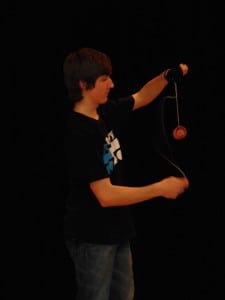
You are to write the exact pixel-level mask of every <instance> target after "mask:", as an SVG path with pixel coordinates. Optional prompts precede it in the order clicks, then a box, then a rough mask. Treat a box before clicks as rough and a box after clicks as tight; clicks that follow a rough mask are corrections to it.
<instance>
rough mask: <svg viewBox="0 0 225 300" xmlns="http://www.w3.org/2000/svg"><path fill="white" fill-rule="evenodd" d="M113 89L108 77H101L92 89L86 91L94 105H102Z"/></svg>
mask: <svg viewBox="0 0 225 300" xmlns="http://www.w3.org/2000/svg"><path fill="white" fill-rule="evenodd" d="M112 88H114V83H113V81H112V79H111V77H110V76H108V75H101V76H99V77H98V78H97V79H96V81H95V86H94V88H93V89H90V90H86V92H87V93H88V94H89V97H91V98H92V99H93V101H94V103H95V104H103V103H105V102H106V101H107V99H108V95H109V93H110V90H111V89H112Z"/></svg>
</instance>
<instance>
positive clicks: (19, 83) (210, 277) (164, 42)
mask: <svg viewBox="0 0 225 300" xmlns="http://www.w3.org/2000/svg"><path fill="white" fill-rule="evenodd" d="M54 5H55V6H54V8H53V7H52V8H46V7H40V6H39V7H35V6H33V7H32V8H31V7H26V11H25V7H24V8H23V7H22V6H21V7H14V8H9V7H8V8H6V10H5V14H3V21H4V22H3V24H4V26H3V29H4V38H5V43H4V46H5V47H3V49H4V50H6V51H5V57H6V58H7V59H5V61H7V71H8V72H7V73H6V74H7V76H6V78H5V79H6V88H7V91H8V93H7V96H8V98H9V99H11V98H13V101H11V100H10V101H9V102H10V104H11V103H12V109H10V117H12V121H13V122H12V123H13V134H15V135H14V136H15V141H16V146H17V148H16V151H15V153H14V155H13V157H14V158H16V159H15V166H16V170H15V171H14V172H12V174H14V175H13V176H12V178H16V186H17V184H18V183H19V184H18V189H15V188H12V190H13V192H15V195H16V196H17V197H14V198H13V199H15V198H16V199H17V198H18V191H19V192H20V194H19V195H20V197H19V200H20V201H18V200H16V201H15V202H16V205H15V206H13V207H14V209H13V212H14V213H15V215H16V217H17V218H18V219H19V221H20V222H18V223H17V222H16V224H14V223H13V222H10V224H12V229H13V233H14V234H13V236H16V237H17V239H18V241H17V252H16V253H17V256H15V253H14V254H13V255H12V256H11V260H12V262H13V264H12V268H10V270H11V272H9V276H10V277H9V278H12V277H14V276H15V275H12V274H15V273H14V272H16V274H17V275H16V278H17V279H21V278H24V280H23V279H22V280H21V282H22V283H21V284H18V288H19V290H21V291H22V293H23V294H24V295H25V294H27V295H29V296H31V298H30V299H33V297H34V296H36V295H40V297H44V296H46V297H48V299H54V298H55V297H56V296H59V298H60V299H63V300H67V299H68V300H69V299H74V297H73V293H74V282H73V280H74V276H75V275H74V272H73V268H72V263H71V261H70V258H69V257H68V253H67V251H66V249H65V247H64V244H63V234H62V224H63V223H62V219H63V212H64V204H65V197H66V194H67V182H66V171H65V163H64V156H63V145H62V139H63V128H64V127H63V126H64V122H65V120H66V116H67V112H68V109H69V105H68V102H67V99H66V92H65V88H64V85H63V74H62V65H63V60H64V58H65V55H66V54H67V53H68V52H69V51H71V50H75V49H77V48H78V47H83V46H87V47H94V48H98V49H99V50H102V51H105V52H106V53H108V54H109V56H110V57H111V59H112V63H113V75H112V77H113V80H114V82H115V89H114V90H113V92H112V95H113V96H114V95H115V96H116V95H121V96H123V95H127V94H130V93H133V92H134V91H136V90H137V89H138V88H139V87H141V86H142V85H143V84H144V83H145V82H146V81H147V80H149V79H151V78H152V77H154V76H155V75H156V74H158V73H159V72H161V71H163V70H164V69H166V68H168V67H170V66H173V65H176V64H178V63H180V62H185V63H187V64H188V65H189V74H188V76H187V78H186V79H185V81H184V82H183V84H182V86H180V87H179V90H178V91H179V97H180V101H179V107H180V118H181V123H182V124H183V125H185V126H186V127H187V130H188V135H187V138H186V139H185V140H182V141H179V142H176V141H174V140H173V139H172V138H171V129H172V127H173V125H174V124H173V122H174V121H173V120H174V118H175V116H174V110H175V107H174V104H170V107H167V110H166V120H167V122H168V123H166V124H167V135H168V136H169V143H170V145H171V146H172V149H173V152H174V156H175V157H176V158H177V160H178V163H179V164H180V165H181V166H182V168H183V169H184V170H185V172H186V174H187V176H188V177H189V179H190V189H189V191H187V193H186V194H184V195H182V196H181V197H180V199H178V200H176V201H162V200H160V201H158V202H157V201H155V200H152V201H149V202H146V203H143V204H139V205H134V206H133V207H132V211H133V214H134V218H135V222H136V226H137V233H138V235H137V238H136V239H135V241H133V244H132V247H133V253H134V270H135V280H136V298H135V300H140V299H141V300H145V299H146V300H147V299H154V300H158V299H159V300H161V299H173V300H175V299H179V300H189V299H190V300H192V299H206V298H208V299H216V300H220V299H224V288H223V284H222V281H223V277H222V271H223V267H224V254H223V246H222V245H223V235H224V231H223V229H222V223H223V222H222V221H223V217H224V208H223V207H224V206H223V198H224V195H223V190H224V188H223V185H224V180H223V179H224V178H223V177H224V176H223V153H224V151H223V150H224V148H223V136H224V135H223V133H224V132H223V130H224V123H223V116H224V114H223V101H224V96H223V93H222V92H221V91H222V88H221V86H223V84H222V80H221V75H220V69H221V67H220V62H221V60H220V58H221V52H222V51H221V44H220V43H219V39H218V37H219V35H220V32H221V29H220V28H221V27H220V25H221V19H220V9H219V8H218V6H217V5H215V6H214V3H213V4H211V5H209V4H208V5H206V4H204V6H202V7H200V8H197V7H195V4H194V3H192V2H188V3H186V4H182V7H181V6H178V5H177V4H174V5H173V4H171V3H169V2H166V3H160V2H158V4H156V3H155V4H154V5H152V4H151V3H150V4H149V5H148V8H147V7H145V6H142V5H141V4H140V5H138V4H135V5H132V4H129V7H126V8H122V7H119V6H116V5H113V4H110V3H108V4H107V3H104V9H103V6H102V5H100V4H97V6H96V5H95V4H93V3H92V4H88V3H86V4H84V5H81V4H80V5H79V6H76V5H74V7H68V8H67V7H66V5H64V6H63V7H61V6H60V5H56V4H54ZM98 6H99V7H98ZM106 6H107V8H106ZM149 6H150V7H149ZM15 87H16V88H15ZM168 92H169V93H170V92H171V91H168ZM10 97H11V98H10ZM8 98H7V99H8ZM150 116H152V110H151V109H150V107H149V108H147V109H146V110H140V111H138V112H135V113H134V116H133V117H132V119H131V120H130V123H129V130H130V131H131V132H132V139H131V136H130V135H129V136H126V135H125V134H124V137H123V140H122V142H123V145H124V152H125V154H126V159H125V166H126V172H127V173H126V180H127V184H131V185H132V184H135V185H142V184H145V183H148V182H150V181H154V180H155V179H158V178H159V177H161V176H163V175H165V173H164V172H169V171H168V168H169V166H168V164H167V163H166V162H165V161H163V160H161V159H160V158H159V157H155V156H154V154H153V151H152V143H151V136H152V130H153V129H152V125H153V123H152V119H151V118H150ZM170 127H171V128H170ZM133 138H135V139H136V143H135V144H134V143H133ZM134 160H135V162H134ZM221 169H222V170H221ZM220 170H221V171H222V175H221V171H220ZM171 172H172V171H171ZM153 174H154V175H153ZM13 194H14V193H13ZM18 202H19V203H18ZM17 206H18V208H19V210H17V209H16V208H17ZM15 207H16V208H15ZM21 208H22V209H21ZM13 215H14V214H13ZM11 218H12V217H11ZM17 218H16V220H17ZM21 221H22V222H21ZM20 223H22V226H21V227H20V226H19V224H20ZM18 228H19V229H18ZM17 229H18V234H17V233H16V234H15V232H17ZM19 250H21V251H19ZM18 253H20V255H19V254H18ZM17 258H18V259H17ZM18 261H19V266H20V267H19V268H15V265H14V263H15V262H17V263H18ZM15 269H16V271H15ZM22 271H23V272H22ZM22 273H23V274H24V273H25V277H23V276H24V275H23V276H22ZM16 281H17V280H16ZM18 282H19V281H18ZM25 282H29V284H28V283H27V284H25ZM28 291H29V292H28ZM39 299H40V298H39Z"/></svg>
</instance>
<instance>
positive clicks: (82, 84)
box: [79, 80, 87, 90]
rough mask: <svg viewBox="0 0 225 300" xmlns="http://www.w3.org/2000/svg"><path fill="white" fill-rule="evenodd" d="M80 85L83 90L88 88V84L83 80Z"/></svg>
mask: <svg viewBox="0 0 225 300" xmlns="http://www.w3.org/2000/svg"><path fill="white" fill-rule="evenodd" d="M79 85H80V87H81V89H82V90H85V89H86V88H87V84H86V82H85V81H83V80H79Z"/></svg>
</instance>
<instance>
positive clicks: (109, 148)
mask: <svg viewBox="0 0 225 300" xmlns="http://www.w3.org/2000/svg"><path fill="white" fill-rule="evenodd" d="M105 140H106V144H104V152H103V161H104V164H105V166H106V169H107V172H108V174H111V173H112V171H113V169H114V167H115V166H116V164H117V163H118V161H119V160H122V152H121V148H120V143H119V140H118V139H117V138H116V137H115V136H114V133H113V131H110V132H109V133H108V134H107V136H106V138H105Z"/></svg>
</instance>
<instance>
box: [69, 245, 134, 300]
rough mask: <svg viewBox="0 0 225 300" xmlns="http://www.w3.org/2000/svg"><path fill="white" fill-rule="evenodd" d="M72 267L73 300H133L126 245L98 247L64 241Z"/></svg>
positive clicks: (128, 248) (132, 280) (128, 254)
mask: <svg viewBox="0 0 225 300" xmlns="http://www.w3.org/2000/svg"><path fill="white" fill-rule="evenodd" d="M66 246H67V248H68V250H69V253H70V256H71V258H72V261H73V263H74V266H75V277H76V292H77V294H76V300H133V299H134V277H133V266H132V255H131V249H130V244H129V242H126V243H124V244H121V245H101V244H100V245H99V244H89V243H80V242H77V241H76V240H73V239H72V240H67V241H66Z"/></svg>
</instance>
